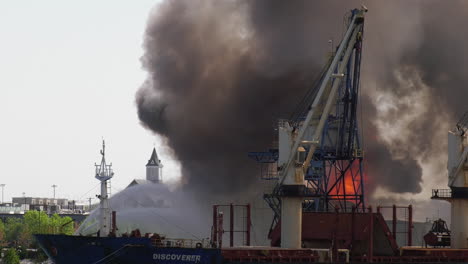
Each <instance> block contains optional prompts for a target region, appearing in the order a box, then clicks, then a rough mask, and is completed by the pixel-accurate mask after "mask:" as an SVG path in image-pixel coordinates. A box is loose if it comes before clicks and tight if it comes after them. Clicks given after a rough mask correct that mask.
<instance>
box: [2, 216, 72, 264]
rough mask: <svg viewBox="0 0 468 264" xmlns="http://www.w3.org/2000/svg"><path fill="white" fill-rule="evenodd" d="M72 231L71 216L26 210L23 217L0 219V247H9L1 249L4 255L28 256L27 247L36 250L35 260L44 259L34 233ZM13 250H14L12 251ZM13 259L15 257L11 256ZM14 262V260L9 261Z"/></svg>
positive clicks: (68, 233)
mask: <svg viewBox="0 0 468 264" xmlns="http://www.w3.org/2000/svg"><path fill="white" fill-rule="evenodd" d="M73 232H74V221H73V219H72V218H71V217H69V216H65V217H61V216H59V215H58V214H53V215H50V216H49V215H47V214H46V213H45V212H43V211H27V212H26V213H25V214H24V216H23V218H22V219H21V218H7V219H6V220H5V221H2V220H0V248H2V249H4V248H9V249H8V250H2V252H7V254H3V255H4V261H7V262H8V259H5V257H8V258H11V257H10V255H12V254H14V253H15V252H16V254H18V257H19V258H25V257H28V254H27V251H28V250H27V249H29V250H31V249H32V251H31V252H35V251H34V250H37V251H36V252H37V254H34V255H36V256H34V257H35V258H37V260H42V259H45V258H46V257H45V255H44V253H42V250H40V249H39V245H38V244H37V242H36V241H35V240H34V237H33V235H34V234H66V235H71V234H73ZM13 251H15V252H13ZM12 259H15V258H12ZM11 263H16V261H14V262H11Z"/></svg>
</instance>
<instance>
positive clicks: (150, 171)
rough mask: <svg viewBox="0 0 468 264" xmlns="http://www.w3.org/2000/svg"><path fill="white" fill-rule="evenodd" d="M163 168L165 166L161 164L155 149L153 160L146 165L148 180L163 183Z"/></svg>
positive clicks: (152, 155)
mask: <svg viewBox="0 0 468 264" xmlns="http://www.w3.org/2000/svg"><path fill="white" fill-rule="evenodd" d="M162 167H163V166H162V164H161V160H160V159H159V158H158V154H156V148H153V153H152V154H151V158H150V159H149V160H148V163H147V164H146V180H148V181H151V182H153V183H161V182H162Z"/></svg>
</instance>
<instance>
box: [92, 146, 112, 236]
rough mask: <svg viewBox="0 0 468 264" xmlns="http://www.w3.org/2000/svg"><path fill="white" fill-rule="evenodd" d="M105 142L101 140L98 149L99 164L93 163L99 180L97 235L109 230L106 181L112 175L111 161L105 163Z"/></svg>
mask: <svg viewBox="0 0 468 264" xmlns="http://www.w3.org/2000/svg"><path fill="white" fill-rule="evenodd" d="M105 151H106V144H105V142H104V140H102V150H101V151H100V153H101V155H102V159H101V164H99V165H98V164H96V163H95V164H94V166H95V167H96V175H95V178H96V179H98V180H99V181H101V194H100V195H96V197H97V198H99V200H100V204H99V213H100V216H99V231H98V236H107V235H109V232H110V225H111V223H110V212H109V200H108V199H109V194H108V192H107V190H108V189H107V181H108V180H110V179H111V178H112V177H113V176H114V172H113V171H112V163H111V164H109V165H107V163H106V157H105V156H106V152H105Z"/></svg>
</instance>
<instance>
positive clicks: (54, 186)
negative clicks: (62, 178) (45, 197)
mask: <svg viewBox="0 0 468 264" xmlns="http://www.w3.org/2000/svg"><path fill="white" fill-rule="evenodd" d="M57 187H58V186H57V185H55V184H54V185H52V188H54V199H55V188H57Z"/></svg>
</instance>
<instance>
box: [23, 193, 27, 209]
mask: <svg viewBox="0 0 468 264" xmlns="http://www.w3.org/2000/svg"><path fill="white" fill-rule="evenodd" d="M23 198H24V205H23V206H24V210H25V211H26V193H25V192H23Z"/></svg>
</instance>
